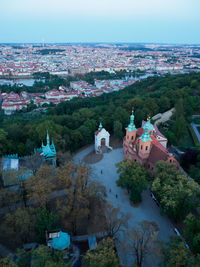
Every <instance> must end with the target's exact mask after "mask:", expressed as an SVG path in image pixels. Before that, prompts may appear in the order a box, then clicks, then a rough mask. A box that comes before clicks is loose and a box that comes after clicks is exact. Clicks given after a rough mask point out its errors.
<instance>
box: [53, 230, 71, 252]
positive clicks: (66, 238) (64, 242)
mask: <svg viewBox="0 0 200 267" xmlns="http://www.w3.org/2000/svg"><path fill="white" fill-rule="evenodd" d="M69 245H70V235H68V233H64V232H62V231H60V236H59V237H54V238H53V239H52V247H53V248H55V249H58V250H63V249H66V248H67V247H68V246H69Z"/></svg>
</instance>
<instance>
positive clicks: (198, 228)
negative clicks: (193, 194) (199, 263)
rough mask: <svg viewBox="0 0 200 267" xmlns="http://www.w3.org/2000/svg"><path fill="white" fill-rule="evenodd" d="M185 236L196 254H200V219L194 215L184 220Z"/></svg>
mask: <svg viewBox="0 0 200 267" xmlns="http://www.w3.org/2000/svg"><path fill="white" fill-rule="evenodd" d="M184 224H185V227H184V234H185V236H186V238H187V239H188V240H189V241H190V244H191V249H192V250H193V252H194V253H200V219H199V218H198V217H196V216H195V215H193V214H191V213H190V214H188V215H187V217H186V218H185V220H184Z"/></svg>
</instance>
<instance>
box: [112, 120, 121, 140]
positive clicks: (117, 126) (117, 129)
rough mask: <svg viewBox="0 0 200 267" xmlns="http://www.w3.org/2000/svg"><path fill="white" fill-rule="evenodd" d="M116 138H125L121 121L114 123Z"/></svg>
mask: <svg viewBox="0 0 200 267" xmlns="http://www.w3.org/2000/svg"><path fill="white" fill-rule="evenodd" d="M113 130H114V136H115V137H116V138H119V139H121V138H122V137H123V132H122V124H121V122H119V121H114V125H113Z"/></svg>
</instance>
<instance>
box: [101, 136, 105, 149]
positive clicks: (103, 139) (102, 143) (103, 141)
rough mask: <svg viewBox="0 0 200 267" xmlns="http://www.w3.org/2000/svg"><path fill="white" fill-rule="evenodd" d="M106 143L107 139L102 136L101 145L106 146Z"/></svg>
mask: <svg viewBox="0 0 200 267" xmlns="http://www.w3.org/2000/svg"><path fill="white" fill-rule="evenodd" d="M105 145H106V139H105V138H102V139H101V147H104V146H105Z"/></svg>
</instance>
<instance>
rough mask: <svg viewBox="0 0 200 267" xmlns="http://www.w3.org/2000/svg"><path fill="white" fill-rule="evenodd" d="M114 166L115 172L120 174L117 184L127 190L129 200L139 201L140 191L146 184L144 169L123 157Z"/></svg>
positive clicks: (140, 198)
mask: <svg viewBox="0 0 200 267" xmlns="http://www.w3.org/2000/svg"><path fill="white" fill-rule="evenodd" d="M116 167H117V168H118V170H117V173H119V174H120V175H119V179H118V180H117V185H118V186H121V187H122V188H126V189H127V190H128V193H130V200H131V201H133V202H134V203H138V202H141V200H142V197H141V193H142V191H143V190H144V189H145V188H146V186H147V184H148V182H147V171H146V169H145V168H144V167H142V166H141V164H139V163H138V162H133V161H132V160H130V159H124V160H123V161H121V162H120V163H117V164H116Z"/></svg>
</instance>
